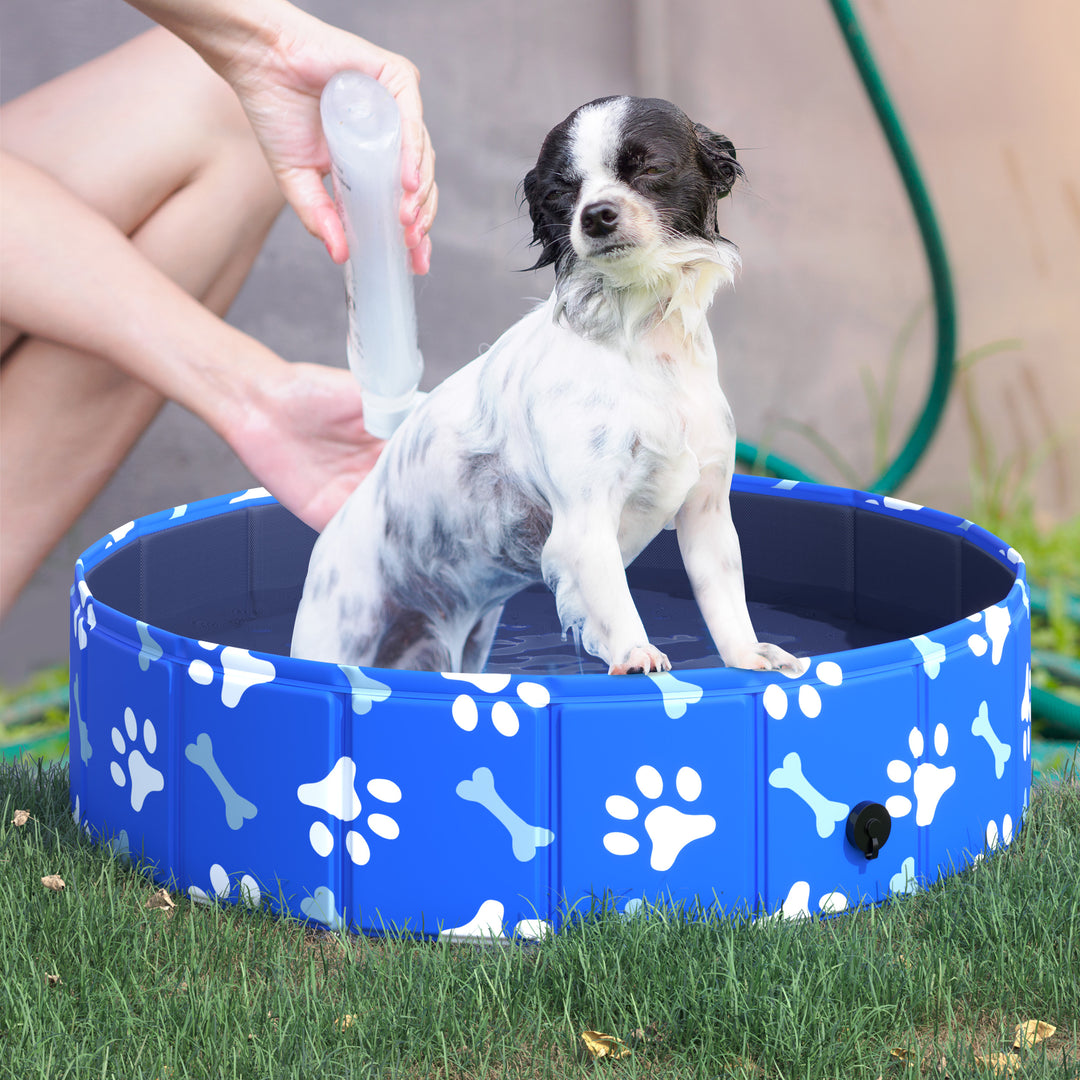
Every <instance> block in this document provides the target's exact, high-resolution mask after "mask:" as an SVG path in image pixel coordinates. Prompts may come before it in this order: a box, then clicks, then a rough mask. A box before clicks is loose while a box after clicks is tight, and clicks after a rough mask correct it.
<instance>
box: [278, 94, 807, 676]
mask: <svg viewBox="0 0 1080 1080" xmlns="http://www.w3.org/2000/svg"><path fill="white" fill-rule="evenodd" d="M741 173H742V169H741V168H740V166H739V165H738V164H737V162H736V160H735V150H734V147H733V145H732V143H731V142H730V141H729V140H728V139H726V138H724V137H723V136H722V135H717V134H715V133H713V132H711V131H709V130H708V129H707V128H705V127H703V126H701V125H700V124H694V123H692V122H691V121H690V120H689V119H688V118H687V117H686V115H685V114H684V113H683V112H682V111H681V110H679V109H678V108H676V107H675V106H674V105H671V104H670V103H668V102H666V101H660V100H656V99H639V98H629V97H613V98H603V99H600V100H597V101H594V102H591V103H590V104H588V105H583V106H582V107H581V108H579V109H577V110H575V111H574V112H573V113H571V114H570V116H569V117H567V118H566V120H564V121H563V122H562V123H561V124H559V125H558V127H556V128H555V129H554V130H553V131H552V132H551V133H550V134H549V135H548V136H547V138H546V139H545V140H544V144H543V146H542V147H541V150H540V156H539V159H538V161H537V163H536V167H535V168H534V169H532V171H531V172H529V174H528V175H527V176H526V178H525V197H526V199H527V200H528V204H529V212H530V214H531V216H532V222H533V238H534V241H535V242H536V243H537V244H539V245H540V246H541V249H542V250H541V254H540V258H539V259H538V260H537V263H536V267H542V266H547V265H551V264H553V265H554V267H555V290H554V292H553V293H552V295H551V297H550V299H549V300H548V301H547V302H546V303H545V304H543V305H542V306H541V307H539V308H537V309H536V310H534V311H533V312H532V313H531V314H529V315H526V316H525V318H523V319H522V320H521V321H520V322H518V323H517V324H516V325H514V326H512V327H511V328H510V329H509V330H508V331H507V332H506V333H505V334H503V336H502V337H501V338H499V340H498V341H497V342H496V343H495V344H494V345H493V346H492V347H491V348H490V349H489V350H488V351H487V352H486V353H484V354H483V355H482V356H481V357H479V358H478V359H476V360H474V361H473V362H472V363H471V364H468V365H467V366H466V367H464V368H462V369H461V370H460V371H458V372H456V373H455V374H454V375H452V376H451V377H450V378H448V379H447V380H446V381H445V382H444V383H443V384H442V385H441V386H439V387H438V389H436V390H435V391H433V392H432V393H431V394H430V395H429V396H428V397H427V399H426V400H425V401H424V402H423V403H422V404H421V405H420V406H419V407H418V408H417V409H416V410H415V411H414V412H413V413H412V414H411V415H410V416H409V417H408V419H407V420H406V421H405V423H404V424H403V425H402V426H401V428H400V429H399V430H398V431H397V433H396V434H395V435H394V437H393V438H392V439H391V440H390V442H389V443H388V445H387V447H386V450H385V451H384V453H383V454H382V456H381V457H380V459H379V462H378V464H377V465H376V467H375V469H374V470H373V471H372V472H371V474H370V475H369V476H368V477H367V478H366V479H365V480H364V482H363V483H362V484H361V485H360V487H359V488H358V489H357V490H356V492H355V493H354V494H353V495H352V496H351V497H350V498H349V500H348V501H347V502H346V504H345V505H344V507H343V508H342V509H341V511H340V512H339V513H338V514H337V516H336V517H335V518H334V519H333V520H332V521H331V522H330V524H329V525H328V526H327V528H326V530H325V531H324V532H323V533H322V535H321V536H320V537H319V539H318V541H317V543H316V545H315V549H314V551H313V553H312V556H311V563H310V567H309V570H308V576H307V581H306V583H305V586H304V595H303V600H302V602H301V604H300V608H299V611H298V614H297V618H296V626H295V630H294V635H293V644H292V651H293V655H294V656H301V657H307V658H311V659H318V660H326V661H332V662H335V663H343V664H357V665H361V666H363V665H374V666H376V667H400V668H417V669H424V670H434V671H451V672H454V671H466V672H478V671H480V670H482V668H483V665H484V663H485V661H486V658H487V653H488V649H489V647H490V645H491V641H492V637H493V635H494V633H495V629H496V626H497V624H498V620H499V613H500V611H501V608H502V605H503V603H504V601H506V600H507V599H508V598H509V597H510V596H511V595H513V594H514V593H516V592H518V591H519V590H520V589H522V588H524V587H525V586H526V585H528V584H531V583H533V582H536V581H539V580H541V579H542V580H543V581H545V582H546V583H547V584H548V586H549V587H550V588H551V590H552V592H553V593H554V594H555V600H556V604H557V606H558V614H559V618H560V620H561V622H562V625H563V627H564V629H570V628H574V629H576V630H577V631H578V632H579V633H580V638H581V642H582V644H583V645H584V647H585V648H586V649H587V650H588V651H589V652H590V653H593V654H594V655H596V656H599V657H600V658H601V659H603V660H604V661H605V662H606V663H607V664H608V665H609V670H610V671H611V672H612V673H615V674H622V673H627V672H649V671H665V670H668V669H669V668H670V666H671V665H670V663H669V661H668V659H667V657H666V656H665V655H664V654H663V653H662V652H661V651H660V650H659V649H657V648H656V647H655V646H654V645H652V644H650V642H649V639H648V635H647V634H646V632H645V627H644V626H643V625H642V622H641V618H640V617H639V615H638V613H637V610H636V609H635V607H634V602H633V600H632V598H631V595H630V590H629V588H628V587H627V583H626V574H625V569H624V568H625V567H626V566H627V565H628V564H629V563H630V562H631V561H632V560H633V559H634V558H635V557H636V556H637V555H638V553H639V552H640V551H641V550H642V549H643V548H644V547H645V545H646V544H648V543H649V541H650V540H652V538H653V537H654V536H656V534H657V533H658V532H659V531H660V530H661V529H662V528H664V527H665V526H670V525H671V524H672V523H673V524H674V526H675V527H676V528H677V529H678V540H679V546H680V550H681V552H682V555H683V561H684V564H685V566H686V570H687V572H688V574H689V577H690V581H691V583H692V585H693V589H694V595H695V598H696V600H697V602H698V605H699V607H700V608H701V612H702V614H703V615H704V617H705V622H706V625H707V626H708V628H709V633H710V634H711V635H712V638H713V641H714V643H715V645H716V648H717V650H718V651H719V653H720V656H721V658H722V659H723V661H724V663H725V664H727V665H729V666H731V667H740V668H757V669H762V670H775V669H779V670H781V671H784V672H787V673H789V674H793V675H794V674H798V673H800V672H801V671H802V670H803V669H804V667H805V661H799V660H796V659H795V658H794V657H793V656H791V655H790V654H789V653H786V652H784V651H783V650H782V649H780V648H778V647H777V646H775V645H769V644H762V643H759V642H758V640H757V638H756V636H755V634H754V629H753V627H752V626H751V623H750V616H749V614H748V613H747V609H746V600H745V596H744V590H743V578H742V562H741V557H740V553H739V540H738V536H737V535H736V532H735V527H734V525H733V524H732V520H731V513H730V509H729V506H728V491H729V488H730V485H731V474H732V467H733V465H734V455H735V424H734V421H733V419H732V415H731V410H730V408H729V407H728V403H727V401H726V400H725V398H724V395H723V393H722V392H721V389H720V385H719V382H718V380H717V360H716V352H715V349H714V347H713V340H712V334H711V333H710V330H709V325H708V322H707V321H706V318H705V315H706V311H707V310H708V308H709V305H710V303H711V302H712V299H713V296H714V294H715V292H716V290H717V288H718V287H719V286H720V285H722V284H725V283H728V282H730V281H731V280H732V278H733V276H734V273H735V271H736V269H737V268H738V266H739V256H738V252H737V250H736V248H735V246H734V245H733V244H731V243H730V242H729V241H727V240H725V239H724V238H723V237H722V236H720V234H719V232H718V231H717V220H716V210H717V202H718V200H719V199H722V198H723V197H724V196H725V195H727V193H728V192H729V191H730V189H731V186H732V185H733V184H734V183H735V181H736V180H737V179H738V178H739V176H740V175H741ZM534 269H535V267H534Z"/></svg>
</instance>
